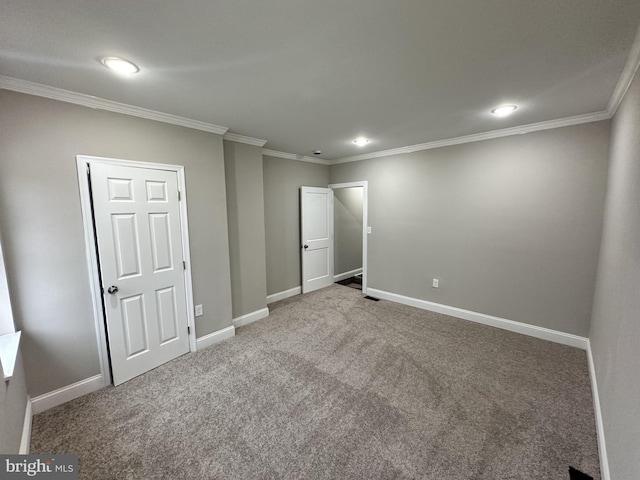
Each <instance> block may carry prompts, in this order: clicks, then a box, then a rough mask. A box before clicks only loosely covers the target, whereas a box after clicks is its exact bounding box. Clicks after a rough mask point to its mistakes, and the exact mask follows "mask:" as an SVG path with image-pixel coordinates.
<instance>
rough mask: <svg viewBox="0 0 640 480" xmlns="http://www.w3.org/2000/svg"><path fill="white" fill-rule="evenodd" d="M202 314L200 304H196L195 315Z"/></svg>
mask: <svg viewBox="0 0 640 480" xmlns="http://www.w3.org/2000/svg"><path fill="white" fill-rule="evenodd" d="M201 315H202V305H196V317H199V316H201Z"/></svg>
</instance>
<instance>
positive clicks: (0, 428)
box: [0, 354, 27, 454]
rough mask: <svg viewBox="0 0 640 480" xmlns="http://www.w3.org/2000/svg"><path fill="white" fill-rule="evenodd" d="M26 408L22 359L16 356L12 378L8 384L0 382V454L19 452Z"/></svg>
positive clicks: (0, 369) (0, 370)
mask: <svg viewBox="0 0 640 480" xmlns="http://www.w3.org/2000/svg"><path fill="white" fill-rule="evenodd" d="M0 375H3V374H2V368H0ZM26 407H27V387H26V384H25V379H24V370H23V367H22V357H21V355H20V354H18V358H17V360H16V365H15V367H14V371H13V377H11V378H10V379H9V381H8V382H7V381H2V380H0V453H3V454H16V453H18V451H19V450H20V441H21V439H22V427H23V425H24V412H25V409H26Z"/></svg>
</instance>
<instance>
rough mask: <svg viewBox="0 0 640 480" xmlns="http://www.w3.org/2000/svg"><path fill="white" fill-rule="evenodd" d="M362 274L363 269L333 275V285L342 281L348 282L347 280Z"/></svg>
mask: <svg viewBox="0 0 640 480" xmlns="http://www.w3.org/2000/svg"><path fill="white" fill-rule="evenodd" d="M361 273H362V269H361V268H356V269H355V270H351V271H350V272H344V273H339V274H337V275H336V274H334V275H333V283H335V282H339V281H341V280H346V279H347V278H351V277H355V276H356V275H360V274H361Z"/></svg>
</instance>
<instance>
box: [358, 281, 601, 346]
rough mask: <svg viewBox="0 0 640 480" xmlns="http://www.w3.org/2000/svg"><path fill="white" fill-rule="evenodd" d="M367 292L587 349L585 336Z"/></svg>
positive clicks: (379, 291)
mask: <svg viewBox="0 0 640 480" xmlns="http://www.w3.org/2000/svg"><path fill="white" fill-rule="evenodd" d="M367 294H368V295H369V296H371V297H375V298H380V299H382V300H389V301H391V302H396V303H402V304H404V305H410V306H412V307H416V308H421V309H423V310H430V311H432V312H437V313H443V314H445V315H451V316H452V317H457V318H461V319H463V320H469V321H471V322H476V323H482V324H483V325H489V326H491V327H496V328H501V329H503V330H509V331H511V332H516V333H521V334H523V335H528V336H530V337H536V338H541V339H542V340H549V341H551V342H555V343H561V344H563V345H569V346H570V347H576V348H580V349H582V350H587V347H588V345H589V340H588V339H587V338H585V337H580V336H578V335H573V334H571V333H564V332H559V331H558V330H551V329H550V328H544V327H538V326H536V325H529V324H527V323H521V322H515V321H513V320H507V319H506V318H500V317H494V316H491V315H486V314H484V313H478V312H472V311H471V310H464V309H462V308H458V307H450V306H448V305H442V304H440V303H434V302H429V301H427V300H420V299H417V298H411V297H405V296H404V295H398V294H397V293H390V292H385V291H383V290H377V289H375V288H368V289H367Z"/></svg>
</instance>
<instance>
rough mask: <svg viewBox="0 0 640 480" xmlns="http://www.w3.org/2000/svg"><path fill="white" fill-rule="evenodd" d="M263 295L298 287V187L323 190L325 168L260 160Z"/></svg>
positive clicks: (266, 159) (279, 160) (310, 164)
mask: <svg viewBox="0 0 640 480" xmlns="http://www.w3.org/2000/svg"><path fill="white" fill-rule="evenodd" d="M262 165H263V169H264V170H263V173H264V219H265V233H266V250H267V294H268V295H272V294H274V293H279V292H283V291H285V290H289V289H291V288H295V287H299V286H300V191H299V190H300V187H302V186H307V187H327V186H328V185H329V167H328V166H325V165H316V164H313V163H306V162H299V161H296V160H286V159H283V158H275V157H269V156H264V157H263V162H262Z"/></svg>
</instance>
